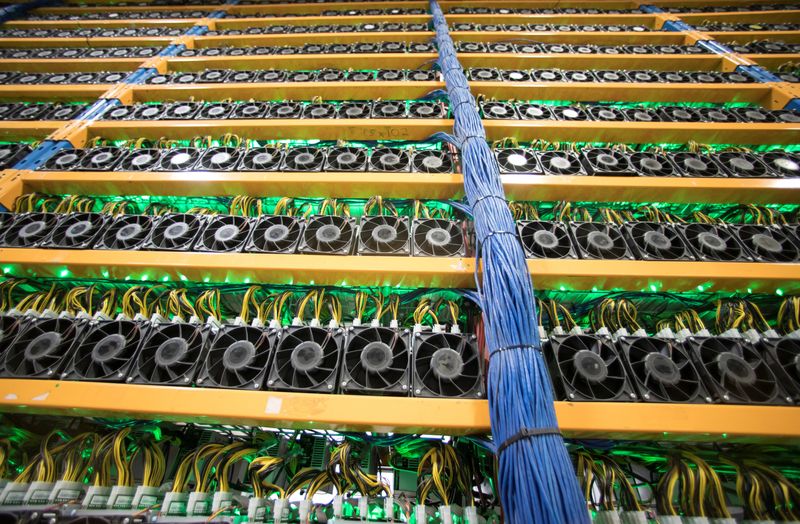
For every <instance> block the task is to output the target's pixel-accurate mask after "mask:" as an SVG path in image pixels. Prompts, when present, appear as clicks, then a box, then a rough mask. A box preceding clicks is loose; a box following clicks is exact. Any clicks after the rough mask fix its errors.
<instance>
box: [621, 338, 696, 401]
mask: <svg viewBox="0 0 800 524" xmlns="http://www.w3.org/2000/svg"><path fill="white" fill-rule="evenodd" d="M618 344H619V345H620V347H621V349H622V351H621V354H622V356H623V358H624V359H625V363H626V364H627V365H628V370H629V371H630V378H631V381H632V382H633V383H634V384H635V385H636V389H638V390H639V396H640V397H641V398H642V399H643V400H644V401H646V402H681V403H701V402H711V397H710V396H709V395H708V392H706V389H705V387H704V386H703V383H702V381H701V380H700V375H699V374H698V373H697V369H695V367H694V364H692V361H691V359H690V358H689V355H688V354H687V353H686V351H685V350H684V349H683V348H682V347H681V346H680V345H679V344H677V343H675V342H673V341H671V340H667V339H663V338H656V337H622V338H620V339H619V340H618Z"/></svg>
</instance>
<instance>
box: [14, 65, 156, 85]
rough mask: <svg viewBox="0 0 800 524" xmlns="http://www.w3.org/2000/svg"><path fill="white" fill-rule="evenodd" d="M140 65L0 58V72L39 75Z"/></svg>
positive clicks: (128, 68) (120, 69)
mask: <svg viewBox="0 0 800 524" xmlns="http://www.w3.org/2000/svg"><path fill="white" fill-rule="evenodd" d="M141 63H142V59H141V58H70V59H59V58H52V59H49V58H24V59H11V58H0V70H3V71H27V72H40V73H56V72H58V73H64V72H91V71H133V70H134V69H136V68H137V67H139V64H141ZM26 89H27V88H26Z"/></svg>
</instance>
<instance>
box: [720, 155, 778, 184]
mask: <svg viewBox="0 0 800 524" xmlns="http://www.w3.org/2000/svg"><path fill="white" fill-rule="evenodd" d="M714 158H715V159H716V161H717V162H719V163H720V164H721V165H722V168H723V169H725V171H727V172H728V175H730V176H732V177H745V178H764V177H769V176H771V173H770V172H769V169H767V166H766V165H764V163H763V162H762V161H761V160H759V158H758V157H757V156H755V155H753V154H751V153H736V152H731V151H727V152H724V153H717V154H716V155H714Z"/></svg>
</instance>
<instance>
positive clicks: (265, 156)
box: [253, 153, 275, 166]
mask: <svg viewBox="0 0 800 524" xmlns="http://www.w3.org/2000/svg"><path fill="white" fill-rule="evenodd" d="M273 158H275V157H274V155H272V154H270V153H258V154H257V155H256V156H254V157H253V164H255V165H262V166H263V165H266V164H269V163H270V162H272V159H273Z"/></svg>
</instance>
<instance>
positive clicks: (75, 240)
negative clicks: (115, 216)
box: [45, 213, 108, 249]
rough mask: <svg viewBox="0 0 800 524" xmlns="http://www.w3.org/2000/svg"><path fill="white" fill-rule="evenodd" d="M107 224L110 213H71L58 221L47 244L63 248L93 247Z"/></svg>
mask: <svg viewBox="0 0 800 524" xmlns="http://www.w3.org/2000/svg"><path fill="white" fill-rule="evenodd" d="M107 224H108V215H102V214H100V213H70V214H69V215H66V216H64V218H62V219H61V220H60V221H59V222H58V225H57V226H56V227H55V229H53V234H52V235H50V236H49V238H48V240H47V242H46V244H45V245H46V246H47V247H55V248H61V249H63V248H69V249H88V248H91V247H92V246H93V245H94V243H95V241H96V240H97V237H98V236H99V235H100V234H101V233H102V231H103V230H104V229H105V227H106V225H107Z"/></svg>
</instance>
